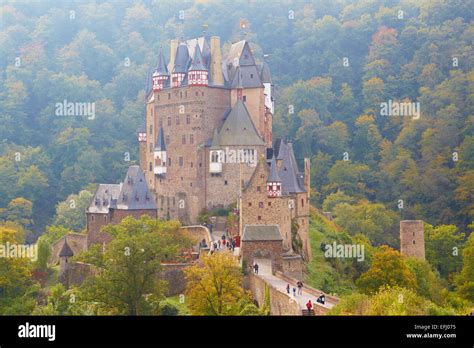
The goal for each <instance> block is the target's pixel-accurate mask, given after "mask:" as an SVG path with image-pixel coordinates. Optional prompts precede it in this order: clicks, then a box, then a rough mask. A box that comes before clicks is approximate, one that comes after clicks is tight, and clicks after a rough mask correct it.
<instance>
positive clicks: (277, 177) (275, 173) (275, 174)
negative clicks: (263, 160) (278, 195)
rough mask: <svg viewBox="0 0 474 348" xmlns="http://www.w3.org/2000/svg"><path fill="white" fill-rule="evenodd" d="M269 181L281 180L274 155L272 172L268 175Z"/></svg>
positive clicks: (271, 166)
mask: <svg viewBox="0 0 474 348" xmlns="http://www.w3.org/2000/svg"><path fill="white" fill-rule="evenodd" d="M267 182H281V179H280V175H278V168H277V165H276V161H275V156H273V157H272V162H271V164H270V174H269V175H268V180H267Z"/></svg>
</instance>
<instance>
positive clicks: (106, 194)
mask: <svg viewBox="0 0 474 348" xmlns="http://www.w3.org/2000/svg"><path fill="white" fill-rule="evenodd" d="M121 188H122V185H121V184H99V186H97V190H96V191H95V194H94V197H93V198H92V202H91V204H90V205H89V207H88V208H87V212H89V213H104V214H106V213H108V212H109V208H114V207H115V203H116V202H117V199H118V196H119V195H120V190H121Z"/></svg>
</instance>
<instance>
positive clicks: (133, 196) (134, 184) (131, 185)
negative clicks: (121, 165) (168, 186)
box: [117, 166, 156, 210]
mask: <svg viewBox="0 0 474 348" xmlns="http://www.w3.org/2000/svg"><path fill="white" fill-rule="evenodd" d="M117 209H123V210H139V209H144V210H147V209H156V204H155V197H154V195H153V193H152V192H151V191H150V190H149V189H148V185H147V183H146V179H145V174H143V171H142V170H141V169H140V167H139V166H130V167H129V168H128V171H127V174H126V176H125V180H124V182H123V184H122V189H121V191H120V195H119V197H118V200H117Z"/></svg>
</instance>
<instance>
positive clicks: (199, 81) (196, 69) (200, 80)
mask: <svg viewBox="0 0 474 348" xmlns="http://www.w3.org/2000/svg"><path fill="white" fill-rule="evenodd" d="M208 73H209V72H208V70H207V68H206V67H205V66H204V61H203V59H202V54H201V49H200V48H199V45H198V44H196V48H195V49H194V57H193V61H192V63H191V66H190V67H189V71H188V84H189V86H207V85H208V83H209V80H208Z"/></svg>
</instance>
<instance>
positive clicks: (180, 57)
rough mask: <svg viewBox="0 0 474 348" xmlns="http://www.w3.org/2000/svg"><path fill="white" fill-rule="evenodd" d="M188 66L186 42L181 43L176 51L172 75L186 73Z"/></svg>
mask: <svg viewBox="0 0 474 348" xmlns="http://www.w3.org/2000/svg"><path fill="white" fill-rule="evenodd" d="M188 65H189V51H188V46H187V45H186V42H183V41H182V42H181V43H180V44H179V45H178V49H177V50H176V59H175V62H174V68H173V73H186V72H187V71H188Z"/></svg>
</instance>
